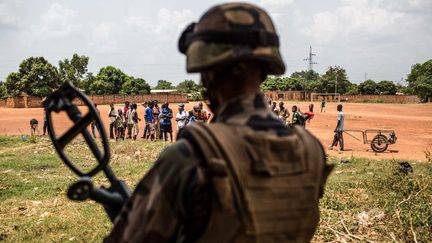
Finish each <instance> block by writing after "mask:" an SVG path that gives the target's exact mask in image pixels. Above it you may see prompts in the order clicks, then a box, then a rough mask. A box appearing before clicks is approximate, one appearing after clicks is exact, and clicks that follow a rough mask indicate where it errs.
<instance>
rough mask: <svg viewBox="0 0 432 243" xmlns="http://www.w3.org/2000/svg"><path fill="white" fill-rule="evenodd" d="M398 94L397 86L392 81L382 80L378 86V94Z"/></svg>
mask: <svg viewBox="0 0 432 243" xmlns="http://www.w3.org/2000/svg"><path fill="white" fill-rule="evenodd" d="M396 92H397V88H396V85H395V84H394V83H393V82H392V81H388V80H382V81H380V82H379V83H378V84H377V93H378V94H383V95H394V94H396Z"/></svg>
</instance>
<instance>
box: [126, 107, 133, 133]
mask: <svg viewBox="0 0 432 243" xmlns="http://www.w3.org/2000/svg"><path fill="white" fill-rule="evenodd" d="M133 114H134V113H133V106H132V105H130V106H129V109H128V111H127V113H126V122H127V137H126V138H127V139H132V129H133V127H134V121H133V119H132V117H133Z"/></svg>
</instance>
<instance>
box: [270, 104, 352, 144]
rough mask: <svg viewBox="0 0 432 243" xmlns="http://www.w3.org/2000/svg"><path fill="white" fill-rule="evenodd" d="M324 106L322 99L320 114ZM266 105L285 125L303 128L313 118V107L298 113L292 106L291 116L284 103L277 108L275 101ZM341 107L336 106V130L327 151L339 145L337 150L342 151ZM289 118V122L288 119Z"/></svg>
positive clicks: (323, 110)
mask: <svg viewBox="0 0 432 243" xmlns="http://www.w3.org/2000/svg"><path fill="white" fill-rule="evenodd" d="M325 104H326V101H325V99H324V98H323V99H322V102H321V112H325ZM268 105H269V108H270V110H271V111H272V112H273V113H274V114H275V115H276V116H277V117H278V118H279V120H281V121H282V122H283V123H284V124H286V125H291V126H292V125H300V126H303V127H305V126H306V122H310V120H311V119H312V118H313V117H314V115H315V114H314V111H313V108H314V105H313V104H309V110H308V111H307V112H304V113H302V112H301V111H300V108H298V107H297V106H296V105H293V106H292V109H291V111H292V116H291V114H290V112H289V111H288V109H287V108H286V107H285V106H284V102H282V101H280V102H279V106H278V105H277V103H276V101H271V100H269V101H268ZM342 109H343V107H342V104H339V105H338V106H337V111H338V117H337V124H336V128H335V130H334V137H333V142H332V144H331V145H330V146H329V150H332V149H333V147H335V146H338V145H339V150H340V151H343V150H344V140H343V130H344V113H343V111H342ZM290 116H291V117H292V118H291V121H289V117H290Z"/></svg>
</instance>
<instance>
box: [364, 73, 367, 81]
mask: <svg viewBox="0 0 432 243" xmlns="http://www.w3.org/2000/svg"><path fill="white" fill-rule="evenodd" d="M366 80H367V73H365V80H364V81H366Z"/></svg>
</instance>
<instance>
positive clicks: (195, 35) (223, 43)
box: [178, 3, 285, 75]
mask: <svg viewBox="0 0 432 243" xmlns="http://www.w3.org/2000/svg"><path fill="white" fill-rule="evenodd" d="M178 48H179V50H180V52H182V53H183V54H185V55H186V57H187V61H186V62H187V67H186V69H187V71H188V72H190V73H194V72H201V71H204V70H206V69H210V68H214V67H217V66H223V65H230V64H234V63H236V62H240V61H245V60H257V61H260V62H262V64H263V70H264V72H265V74H274V75H280V74H283V73H284V72H285V64H284V62H283V60H282V58H281V55H280V52H279V37H278V35H277V33H276V30H275V27H274V25H273V22H272V20H271V18H270V16H269V15H268V14H267V12H266V11H264V10H263V9H261V8H259V7H257V6H255V5H252V4H247V3H227V4H222V5H217V6H215V7H213V8H211V9H209V10H208V11H207V12H206V13H204V15H203V16H202V17H201V19H200V20H199V22H198V23H192V24H190V25H189V26H188V27H187V28H186V29H185V30H184V32H183V33H182V35H181V37H180V39H179V42H178Z"/></svg>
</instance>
